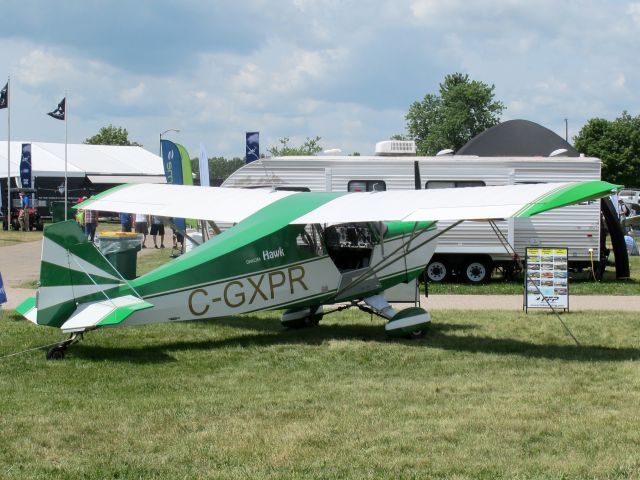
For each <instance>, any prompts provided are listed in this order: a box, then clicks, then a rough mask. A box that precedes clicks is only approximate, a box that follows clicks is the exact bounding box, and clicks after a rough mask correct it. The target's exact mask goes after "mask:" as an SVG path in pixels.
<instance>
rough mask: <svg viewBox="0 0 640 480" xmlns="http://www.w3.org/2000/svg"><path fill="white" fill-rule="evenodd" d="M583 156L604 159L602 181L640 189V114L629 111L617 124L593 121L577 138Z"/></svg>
mask: <svg viewBox="0 0 640 480" xmlns="http://www.w3.org/2000/svg"><path fill="white" fill-rule="evenodd" d="M574 143H575V147H576V149H577V150H578V151H580V152H581V153H584V154H585V155H588V156H590V157H598V158H600V159H601V160H602V179H603V180H606V181H608V182H611V183H618V184H622V185H625V186H627V187H640V115H639V116H637V117H632V116H631V115H629V114H628V113H627V112H626V111H624V112H622V116H620V117H618V118H616V119H615V120H614V121H612V122H611V121H609V120H605V119H603V118H592V119H591V120H589V121H588V122H587V123H586V125H585V126H584V127H582V128H581V129H580V132H578V135H576V136H575V137H574Z"/></svg>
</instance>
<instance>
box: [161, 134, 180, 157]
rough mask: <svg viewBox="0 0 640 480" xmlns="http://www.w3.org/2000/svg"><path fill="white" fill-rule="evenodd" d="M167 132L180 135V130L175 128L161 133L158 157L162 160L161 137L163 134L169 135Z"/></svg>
mask: <svg viewBox="0 0 640 480" xmlns="http://www.w3.org/2000/svg"><path fill="white" fill-rule="evenodd" d="M169 132H176V133H180V130H178V129H176V128H170V129H169V130H165V131H164V132H162V133H161V134H160V157H161V158H162V136H163V135H164V134H165V133H169Z"/></svg>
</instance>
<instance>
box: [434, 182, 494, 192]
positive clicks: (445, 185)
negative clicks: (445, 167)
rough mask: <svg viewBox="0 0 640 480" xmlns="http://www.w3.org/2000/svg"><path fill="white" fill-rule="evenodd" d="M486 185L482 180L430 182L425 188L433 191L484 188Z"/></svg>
mask: <svg viewBox="0 0 640 480" xmlns="http://www.w3.org/2000/svg"><path fill="white" fill-rule="evenodd" d="M485 185H486V184H485V183H484V182H483V181H481V180H429V181H428V182H427V183H426V184H425V186H424V188H425V189H427V190H433V189H436V188H463V187H484V186H485Z"/></svg>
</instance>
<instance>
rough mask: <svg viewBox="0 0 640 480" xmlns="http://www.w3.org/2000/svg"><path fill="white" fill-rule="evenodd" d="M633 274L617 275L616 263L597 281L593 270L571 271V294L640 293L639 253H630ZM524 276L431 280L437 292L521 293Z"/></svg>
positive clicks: (431, 287) (431, 285)
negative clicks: (473, 282) (470, 280)
mask: <svg viewBox="0 0 640 480" xmlns="http://www.w3.org/2000/svg"><path fill="white" fill-rule="evenodd" d="M629 268H630V271H631V278H628V279H620V280H618V279H616V275H615V270H614V268H613V267H607V271H606V272H605V274H604V278H603V279H602V280H601V281H598V282H596V281H594V280H593V278H592V277H590V275H591V272H590V271H584V272H580V273H570V274H569V292H570V294H571V295H640V257H629ZM522 290H523V280H522V279H521V278H520V279H518V280H513V281H507V280H504V279H503V278H502V277H500V276H499V275H494V278H493V280H492V281H491V282H490V283H486V284H482V285H469V284H466V283H459V282H444V283H430V284H429V294H434V295H522Z"/></svg>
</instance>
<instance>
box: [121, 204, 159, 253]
mask: <svg viewBox="0 0 640 480" xmlns="http://www.w3.org/2000/svg"><path fill="white" fill-rule="evenodd" d="M149 220H151V222H149ZM149 224H151V232H149ZM132 229H133V230H134V231H135V233H139V234H141V235H142V248H147V236H148V235H149V234H151V237H152V238H153V246H154V247H155V248H164V218H163V217H159V216H156V215H151V216H149V215H144V214H135V213H121V214H120V231H122V232H131V230H132ZM156 237H160V246H159V247H158V241H157V239H156Z"/></svg>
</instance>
